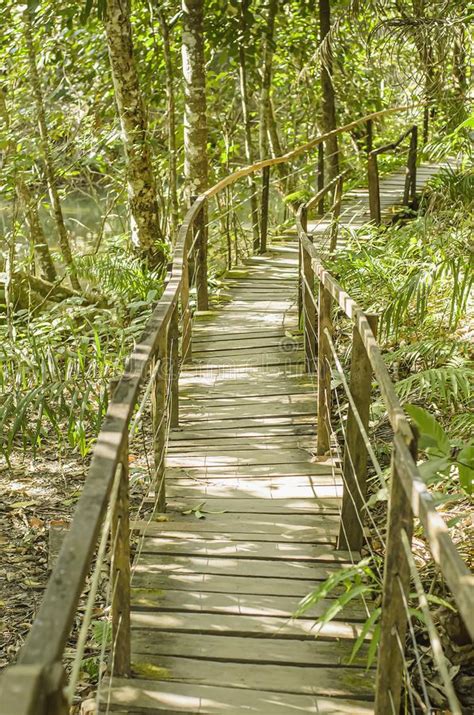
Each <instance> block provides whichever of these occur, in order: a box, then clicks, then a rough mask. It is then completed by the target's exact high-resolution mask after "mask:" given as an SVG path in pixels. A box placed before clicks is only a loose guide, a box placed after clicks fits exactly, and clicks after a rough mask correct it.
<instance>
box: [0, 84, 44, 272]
mask: <svg viewBox="0 0 474 715" xmlns="http://www.w3.org/2000/svg"><path fill="white" fill-rule="evenodd" d="M0 117H2V119H3V122H4V124H5V128H6V130H7V132H8V131H9V129H10V115H9V112H8V107H7V102H6V99H5V92H4V90H3V88H2V87H0ZM14 149H15V145H14V142H13V140H12V139H10V138H9V139H8V144H7V149H6V156H7V157H9V156H11V154H12V153H13V151H14ZM13 180H14V184H15V190H16V194H17V197H18V199H20V201H21V202H22V203H23V205H24V209H25V218H26V223H27V225H28V229H29V231H30V240H31V243H32V244H33V249H34V251H35V253H36V255H37V257H38V260H39V263H40V266H41V272H42V274H43V277H44V278H46V280H48V281H51V282H52V283H54V281H56V280H57V277H58V276H57V273H56V268H55V265H54V262H53V259H52V257H51V253H50V251H49V246H48V242H47V240H46V236H45V235H44V231H43V227H42V225H41V221H40V217H39V214H38V202H37V200H36V197H34V196H33V195H32V193H31V191H30V190H29V188H28V186H27V184H26V181H25V180H24V178H23V177H22V176H21V174H20V173H19V172H18V173H17V172H14V176H13Z"/></svg>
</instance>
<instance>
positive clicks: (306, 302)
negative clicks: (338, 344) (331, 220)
mask: <svg viewBox="0 0 474 715" xmlns="http://www.w3.org/2000/svg"><path fill="white" fill-rule="evenodd" d="M300 216H301V226H302V228H303V230H304V232H305V233H306V232H307V228H308V216H307V210H306V207H305V206H302V208H301V214H300ZM300 253H301V269H302V273H301V274H300V283H301V290H302V292H303V295H302V305H303V315H304V320H303V324H304V351H305V368H306V372H315V371H316V351H317V346H316V336H315V333H316V309H315V305H314V270H313V264H312V262H311V256H310V255H309V253H308V252H307V251H305V249H304V247H303V244H302V243H301V242H300Z"/></svg>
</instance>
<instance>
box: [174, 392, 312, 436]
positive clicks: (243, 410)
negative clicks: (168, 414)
mask: <svg viewBox="0 0 474 715" xmlns="http://www.w3.org/2000/svg"><path fill="white" fill-rule="evenodd" d="M311 397H312V396H311ZM235 413H236V409H235V403H234V404H233V405H230V404H229V405H221V404H219V405H193V406H191V405H190V406H188V405H183V409H182V411H181V413H180V417H181V418H182V420H181V424H182V425H183V427H182V428H181V429H183V428H185V427H186V426H187V425H188V424H189V423H192V422H196V421H198V420H200V419H206V420H208V419H232V420H235V417H236V415H235ZM315 413H316V400H315V399H314V398H313V399H306V400H302V401H298V400H294V401H293V402H291V403H288V402H282V403H280V402H276V401H271V400H268V401H265V403H264V404H260V405H259V404H255V403H248V402H247V403H242V402H241V403H239V412H238V414H239V417H274V416H277V415H286V416H288V417H289V416H291V417H298V416H300V415H307V414H312V415H314V414H315ZM177 432H179V430H177Z"/></svg>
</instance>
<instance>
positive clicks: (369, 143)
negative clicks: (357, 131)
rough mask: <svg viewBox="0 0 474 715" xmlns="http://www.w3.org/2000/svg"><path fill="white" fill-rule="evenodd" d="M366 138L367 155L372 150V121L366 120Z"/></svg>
mask: <svg viewBox="0 0 474 715" xmlns="http://www.w3.org/2000/svg"><path fill="white" fill-rule="evenodd" d="M366 127H367V136H366V144H365V146H366V151H367V155H369V154H370V152H371V151H372V149H373V143H374V122H373V120H372V119H368V120H367V124H366Z"/></svg>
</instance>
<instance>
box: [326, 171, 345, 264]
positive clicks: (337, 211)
mask: <svg viewBox="0 0 474 715" xmlns="http://www.w3.org/2000/svg"><path fill="white" fill-rule="evenodd" d="M343 186H344V177H343V176H341V177H340V178H339V180H338V182H337V183H336V187H335V189H334V201H333V206H332V219H331V237H330V241H329V253H331V254H332V253H334V251H335V250H336V246H337V237H338V234H339V216H340V215H341V205H342V188H343Z"/></svg>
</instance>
